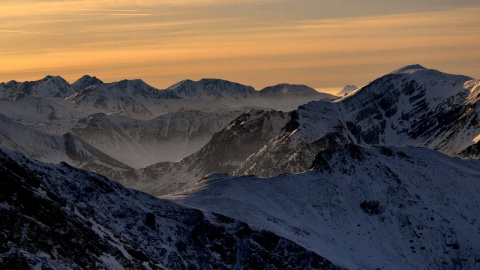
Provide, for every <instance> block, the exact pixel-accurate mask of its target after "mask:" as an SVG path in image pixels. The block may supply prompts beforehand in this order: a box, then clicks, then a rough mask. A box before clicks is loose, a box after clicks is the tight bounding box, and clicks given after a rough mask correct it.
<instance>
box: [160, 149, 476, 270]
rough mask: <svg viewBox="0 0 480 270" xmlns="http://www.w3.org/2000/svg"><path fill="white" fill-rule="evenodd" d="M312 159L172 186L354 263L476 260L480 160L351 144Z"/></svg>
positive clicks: (419, 265)
mask: <svg viewBox="0 0 480 270" xmlns="http://www.w3.org/2000/svg"><path fill="white" fill-rule="evenodd" d="M311 165H312V166H313V167H314V168H315V169H314V170H311V171H308V172H304V173H300V174H282V175H278V176H275V177H272V178H257V177H254V176H240V177H234V176H230V175H224V174H213V175H210V176H208V177H206V178H204V179H202V180H201V181H199V182H198V183H197V184H196V185H195V186H194V187H190V188H189V189H188V190H185V191H180V192H177V193H176V194H174V195H170V196H167V197H166V198H168V199H173V200H174V201H176V202H180V203H182V205H189V206H193V207H198V208H200V209H205V210H206V211H213V212H218V213H221V214H223V215H225V216H229V217H235V218H237V219H239V220H240V221H243V222H246V223H248V224H252V225H254V226H256V227H258V228H260V229H263V230H268V231H272V232H274V233H277V234H278V235H280V236H282V237H285V238H287V239H290V240H292V241H294V242H296V243H298V244H300V245H302V246H303V247H305V248H307V249H311V250H313V251H314V252H316V253H317V254H319V255H321V256H323V257H325V258H327V259H328V260H330V261H332V262H333V263H334V264H336V265H340V266H343V267H345V268H348V269H432V270H434V269H435V270H436V269H477V268H478V267H479V265H480V260H479V257H478V256H479V255H478V254H480V242H479V241H478V239H480V231H479V230H478V227H479V226H480V221H479V220H478V216H479V214H480V210H479V209H480V208H479V207H478V206H480V197H479V196H478V194H479V192H480V181H479V179H480V178H479V177H480V161H479V160H461V159H458V158H452V157H448V156H445V155H443V154H440V153H438V152H436V151H433V150H429V149H425V148H413V147H402V148H388V147H374V148H371V149H366V148H362V147H359V146H356V145H352V144H350V145H346V146H345V147H342V148H339V149H328V150H325V151H322V152H320V153H318V155H317V156H316V158H315V161H314V162H313V164H311Z"/></svg>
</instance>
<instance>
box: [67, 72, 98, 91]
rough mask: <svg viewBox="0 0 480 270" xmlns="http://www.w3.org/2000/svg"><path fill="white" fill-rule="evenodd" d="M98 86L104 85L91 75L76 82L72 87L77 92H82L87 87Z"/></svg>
mask: <svg viewBox="0 0 480 270" xmlns="http://www.w3.org/2000/svg"><path fill="white" fill-rule="evenodd" d="M97 84H103V82H102V81H101V80H100V79H98V78H97V77H95V76H93V77H92V76H90V75H84V76H82V77H81V78H80V79H78V80H77V81H75V82H74V83H73V84H72V87H73V89H75V90H77V92H80V91H82V90H83V89H85V88H87V87H90V86H93V85H97Z"/></svg>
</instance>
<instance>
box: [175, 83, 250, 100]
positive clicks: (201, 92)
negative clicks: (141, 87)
mask: <svg viewBox="0 0 480 270" xmlns="http://www.w3.org/2000/svg"><path fill="white" fill-rule="evenodd" d="M166 90H167V91H171V92H173V93H175V94H176V95H177V96H179V97H181V98H205V99H215V98H226V99H232V98H249V97H252V96H254V95H256V91H255V89H254V88H253V87H251V86H245V85H241V84H239V83H234V82H230V81H226V80H220V79H201V80H200V81H192V80H185V81H181V82H179V83H176V84H174V85H172V86H170V87H168V88H167V89H166Z"/></svg>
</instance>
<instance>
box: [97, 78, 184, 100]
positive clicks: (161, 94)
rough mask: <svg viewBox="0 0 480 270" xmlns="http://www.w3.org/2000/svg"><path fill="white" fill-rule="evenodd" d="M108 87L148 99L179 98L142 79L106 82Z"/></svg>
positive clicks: (111, 89)
mask: <svg viewBox="0 0 480 270" xmlns="http://www.w3.org/2000/svg"><path fill="white" fill-rule="evenodd" d="M106 86H107V89H108V90H110V91H115V92H122V93H124V94H127V95H128V96H131V97H143V98H147V99H177V98H178V97H177V96H176V95H175V94H172V93H170V92H168V91H162V90H158V89H157V88H155V87H152V86H150V85H149V84H147V83H146V82H144V81H143V80H140V79H135V80H121V81H119V82H114V83H109V84H106Z"/></svg>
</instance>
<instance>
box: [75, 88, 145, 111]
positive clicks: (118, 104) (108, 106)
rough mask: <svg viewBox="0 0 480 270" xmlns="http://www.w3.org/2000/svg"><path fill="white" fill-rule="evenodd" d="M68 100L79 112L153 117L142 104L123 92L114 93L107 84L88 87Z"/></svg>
mask: <svg viewBox="0 0 480 270" xmlns="http://www.w3.org/2000/svg"><path fill="white" fill-rule="evenodd" d="M68 100H69V101H71V102H73V103H74V104H75V105H76V106H77V108H79V110H83V111H87V112H88V113H89V114H90V113H97V112H103V113H108V114H113V115H126V116H131V117H135V118H148V117H152V113H151V112H150V111H149V110H148V109H147V107H146V106H145V105H144V104H143V103H142V102H140V101H139V100H137V99H135V98H134V97H132V96H130V95H128V94H127V93H125V92H123V91H121V90H117V91H112V89H111V88H109V87H108V86H107V85H105V84H99V85H93V86H90V87H87V88H85V89H83V90H82V91H80V92H78V93H77V94H75V95H72V96H70V97H68Z"/></svg>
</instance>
